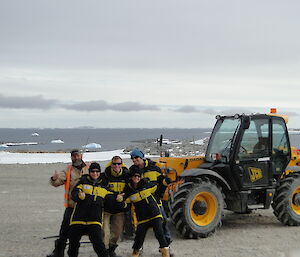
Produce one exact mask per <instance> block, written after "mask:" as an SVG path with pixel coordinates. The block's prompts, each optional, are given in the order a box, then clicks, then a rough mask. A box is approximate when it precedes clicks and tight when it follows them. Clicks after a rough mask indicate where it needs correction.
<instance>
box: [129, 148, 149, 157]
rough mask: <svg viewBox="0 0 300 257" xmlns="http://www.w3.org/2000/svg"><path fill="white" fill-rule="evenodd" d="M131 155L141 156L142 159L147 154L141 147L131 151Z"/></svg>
mask: <svg viewBox="0 0 300 257" xmlns="http://www.w3.org/2000/svg"><path fill="white" fill-rule="evenodd" d="M130 156H131V158H134V157H140V158H141V159H144V156H145V155H144V153H143V152H142V151H141V150H140V149H138V148H135V149H133V150H132V151H131V153H130Z"/></svg>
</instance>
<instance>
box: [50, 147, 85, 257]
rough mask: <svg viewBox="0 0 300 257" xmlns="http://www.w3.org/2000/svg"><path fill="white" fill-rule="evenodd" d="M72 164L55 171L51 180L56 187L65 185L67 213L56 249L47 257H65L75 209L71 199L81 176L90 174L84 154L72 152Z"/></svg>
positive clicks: (56, 242) (56, 241)
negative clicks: (71, 219) (71, 218)
mask: <svg viewBox="0 0 300 257" xmlns="http://www.w3.org/2000/svg"><path fill="white" fill-rule="evenodd" d="M71 160H72V164H71V165H68V166H67V167H66V169H65V170H62V171H60V172H57V171H55V172H54V174H53V175H52V176H51V178H50V184H51V185H52V186H54V187H59V186H62V185H64V187H65V194H64V198H65V199H64V200H65V203H64V205H65V208H66V209H65V212H64V216H63V220H62V223H61V226H60V231H59V238H58V239H57V240H55V248H54V250H53V252H52V253H51V254H49V255H47V257H64V251H65V248H66V243H67V239H68V238H69V224H70V217H71V214H72V211H73V208H74V205H75V203H74V201H73V200H72V198H71V191H72V189H73V188H74V187H75V185H76V184H77V183H78V181H79V179H80V177H81V175H83V174H88V166H87V165H86V164H85V162H84V161H83V160H82V153H81V152H80V151H79V150H77V149H74V150H72V151H71Z"/></svg>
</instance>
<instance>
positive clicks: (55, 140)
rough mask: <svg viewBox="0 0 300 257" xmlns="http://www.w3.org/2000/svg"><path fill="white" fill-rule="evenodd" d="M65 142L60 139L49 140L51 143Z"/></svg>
mask: <svg viewBox="0 0 300 257" xmlns="http://www.w3.org/2000/svg"><path fill="white" fill-rule="evenodd" d="M64 143H65V142H64V141H62V140H61V139H53V140H51V144H64Z"/></svg>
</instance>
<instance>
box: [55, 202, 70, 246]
mask: <svg viewBox="0 0 300 257" xmlns="http://www.w3.org/2000/svg"><path fill="white" fill-rule="evenodd" d="M72 212H73V208H71V207H67V208H66V210H65V213H64V217H63V220H62V222H61V225H60V230H59V238H58V241H60V242H62V243H66V242H67V239H68V238H69V231H70V219H71V215H72Z"/></svg>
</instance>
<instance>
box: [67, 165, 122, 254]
mask: <svg viewBox="0 0 300 257" xmlns="http://www.w3.org/2000/svg"><path fill="white" fill-rule="evenodd" d="M100 171H101V168H100V165H99V164H98V163H95V162H94V163H92V164H91V165H90V167H89V174H88V175H83V176H82V177H81V179H80V181H79V182H78V184H77V186H76V187H75V188H74V189H73V191H72V199H73V200H74V201H75V202H76V205H75V208H74V210H73V213H72V216H71V221H70V238H69V241H70V245H69V250H68V255H69V256H70V257H77V256H78V250H79V247H80V239H81V237H82V236H83V235H88V236H89V239H90V241H91V243H92V245H93V248H94V250H95V252H96V254H97V255H98V257H108V252H107V250H106V249H105V246H104V243H103V241H102V235H101V228H102V223H103V221H102V216H103V207H104V203H105V201H116V200H120V201H122V199H123V198H122V196H117V195H116V194H114V193H113V192H111V191H108V190H107V189H106V188H105V187H104V186H103V185H102V181H101V179H100ZM116 203H117V201H116ZM122 204H123V203H122Z"/></svg>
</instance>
